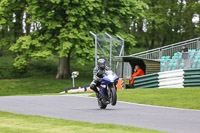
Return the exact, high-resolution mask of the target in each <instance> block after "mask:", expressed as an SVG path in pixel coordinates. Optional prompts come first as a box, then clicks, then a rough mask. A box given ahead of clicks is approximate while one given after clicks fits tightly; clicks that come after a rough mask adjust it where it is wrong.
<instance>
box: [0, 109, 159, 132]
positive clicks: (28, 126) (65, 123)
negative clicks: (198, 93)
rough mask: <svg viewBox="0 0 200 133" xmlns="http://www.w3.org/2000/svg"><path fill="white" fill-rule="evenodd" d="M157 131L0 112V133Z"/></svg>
mask: <svg viewBox="0 0 200 133" xmlns="http://www.w3.org/2000/svg"><path fill="white" fill-rule="evenodd" d="M94 132H96V133H104V132H109V133H122V132H123V133H147V132H148V133H159V132H158V131H153V130H148V129H142V128H134V127H127V126H119V125H112V124H92V123H87V122H77V121H69V120H63V119H56V118H47V117H40V116H27V115H18V114H11V113H6V112H0V133H94Z"/></svg>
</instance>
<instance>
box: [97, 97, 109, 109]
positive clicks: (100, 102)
mask: <svg viewBox="0 0 200 133" xmlns="http://www.w3.org/2000/svg"><path fill="white" fill-rule="evenodd" d="M97 101H98V105H99V108H100V109H105V108H106V107H107V104H104V103H103V102H102V101H101V100H100V99H99V98H98V99H97Z"/></svg>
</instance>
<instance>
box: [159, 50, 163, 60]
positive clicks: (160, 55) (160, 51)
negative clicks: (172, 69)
mask: <svg viewBox="0 0 200 133" xmlns="http://www.w3.org/2000/svg"><path fill="white" fill-rule="evenodd" d="M161 57H162V49H161V48H160V49H159V59H161Z"/></svg>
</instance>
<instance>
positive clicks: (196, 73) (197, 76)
mask: <svg viewBox="0 0 200 133" xmlns="http://www.w3.org/2000/svg"><path fill="white" fill-rule="evenodd" d="M198 86H200V69H187V70H184V87H198Z"/></svg>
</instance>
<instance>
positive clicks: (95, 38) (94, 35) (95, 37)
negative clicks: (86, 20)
mask: <svg viewBox="0 0 200 133" xmlns="http://www.w3.org/2000/svg"><path fill="white" fill-rule="evenodd" d="M90 34H91V35H92V36H93V37H94V40H95V66H97V56H98V55H97V35H96V34H94V33H93V32H92V31H90Z"/></svg>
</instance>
